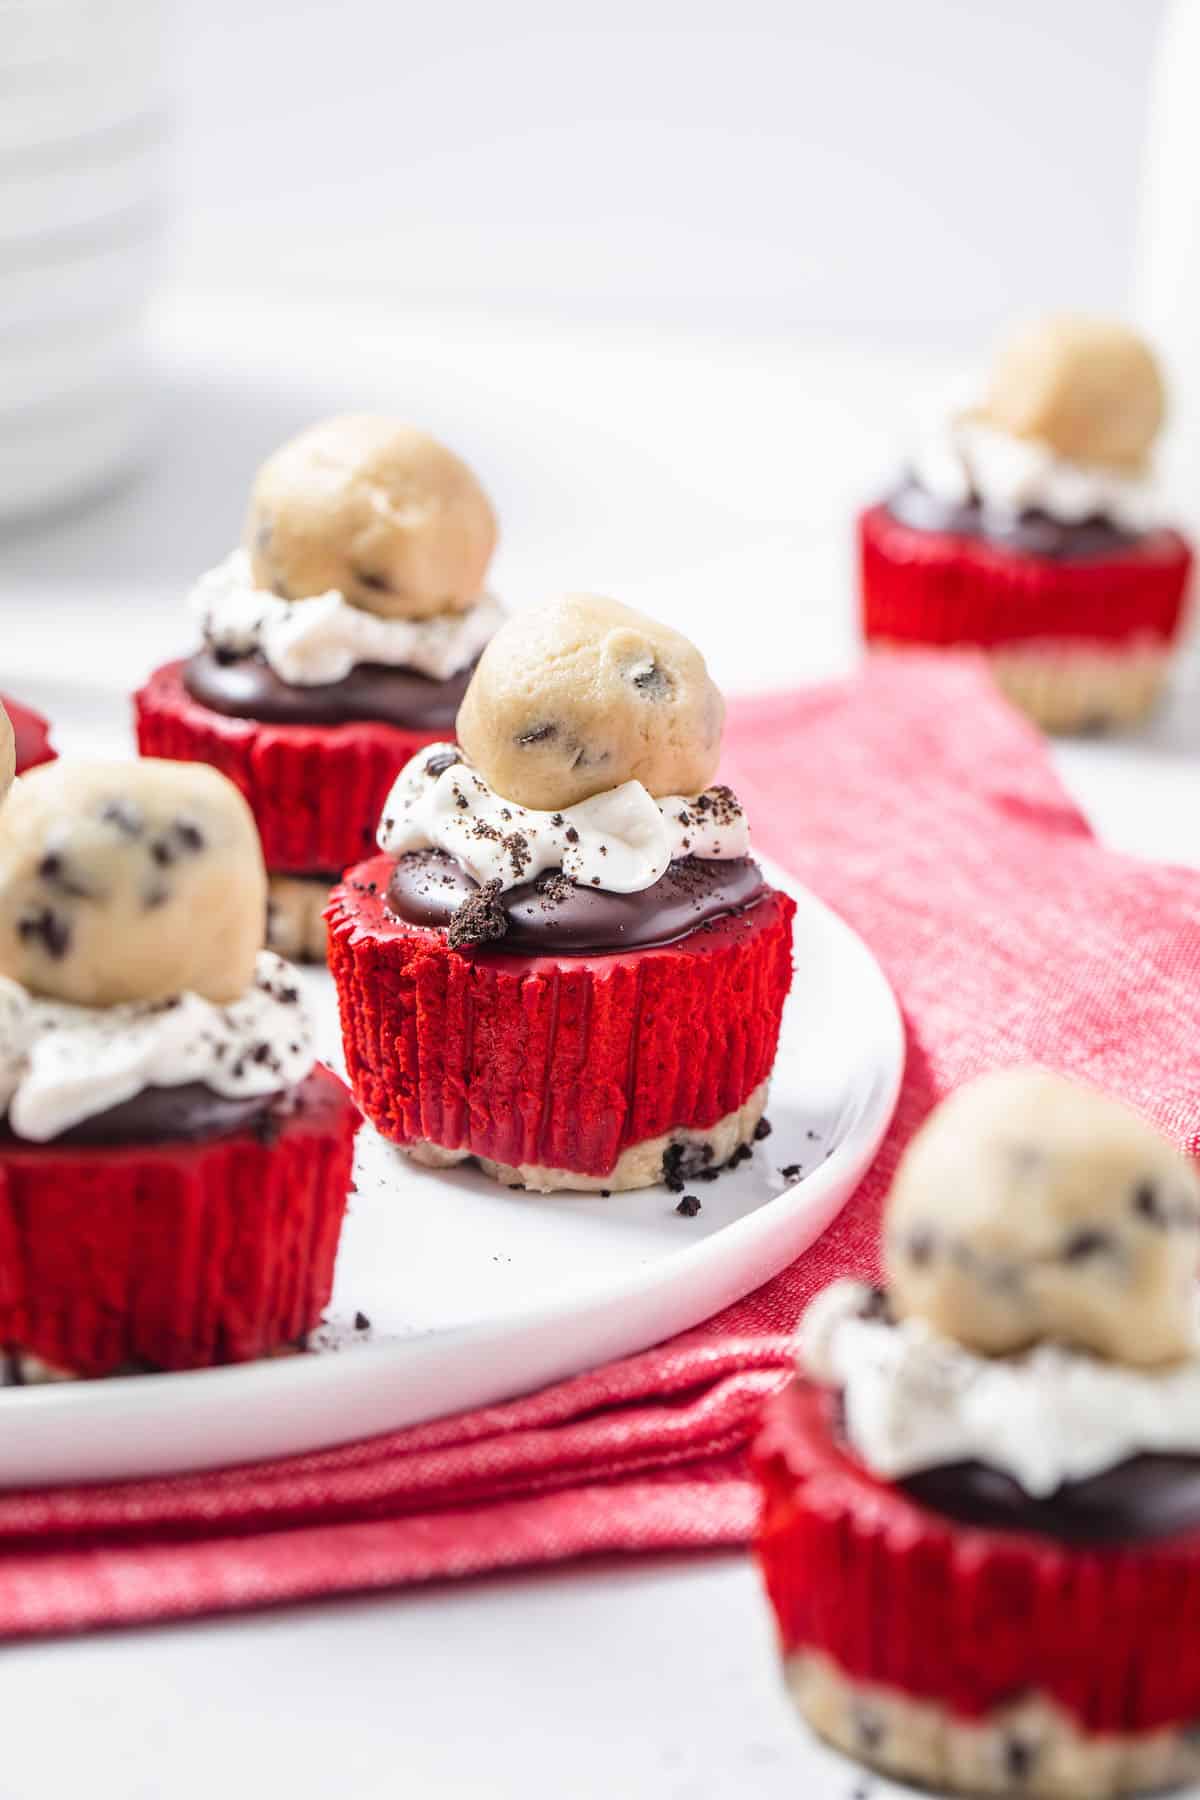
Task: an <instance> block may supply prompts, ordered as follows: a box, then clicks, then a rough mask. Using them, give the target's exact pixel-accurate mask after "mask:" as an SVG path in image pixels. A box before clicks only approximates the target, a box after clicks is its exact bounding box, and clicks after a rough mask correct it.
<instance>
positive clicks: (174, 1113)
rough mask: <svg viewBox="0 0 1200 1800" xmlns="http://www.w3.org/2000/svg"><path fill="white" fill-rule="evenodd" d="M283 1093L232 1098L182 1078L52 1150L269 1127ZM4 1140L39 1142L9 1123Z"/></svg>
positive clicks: (103, 1116)
mask: <svg viewBox="0 0 1200 1800" xmlns="http://www.w3.org/2000/svg"><path fill="white" fill-rule="evenodd" d="M279 1099H280V1096H279V1095H278V1094H256V1095H253V1096H252V1097H250V1098H249V1099H240V1100H229V1099H227V1098H226V1097H225V1096H224V1095H223V1094H214V1093H213V1091H212V1089H211V1088H208V1087H205V1085H204V1083H203V1082H200V1081H185V1082H181V1083H180V1085H179V1086H178V1087H165V1088H159V1087H149V1088H143V1090H142V1092H141V1093H140V1094H135V1095H134V1096H133V1098H132V1100H123V1101H122V1102H121V1104H120V1106H110V1107H109V1108H108V1110H107V1111H106V1112H102V1113H97V1114H96V1116H95V1118H92V1119H83V1120H81V1121H80V1123H79V1124H78V1125H73V1126H72V1127H71V1129H70V1130H69V1131H64V1132H61V1133H60V1134H59V1136H58V1137H56V1138H54V1139H53V1140H52V1142H51V1145H50V1146H49V1147H50V1148H55V1147H57V1146H58V1145H60V1144H79V1145H91V1146H92V1147H93V1148H100V1147H101V1146H108V1147H113V1146H116V1145H120V1144H166V1143H181V1144H190V1143H197V1142H199V1141H200V1140H201V1139H205V1138H215V1137H228V1136H229V1135H230V1134H231V1133H233V1132H235V1131H246V1130H248V1129H252V1128H253V1129H256V1130H266V1129H267V1128H268V1127H269V1124H270V1118H271V1114H272V1112H273V1110H274V1109H275V1107H276V1106H277V1105H278V1102H279ZM0 1141H3V1142H7V1143H9V1144H21V1145H23V1147H24V1148H26V1149H33V1148H36V1147H37V1146H35V1145H32V1144H27V1143H25V1140H24V1139H22V1138H18V1137H17V1136H16V1134H15V1133H14V1132H12V1131H11V1130H10V1129H9V1127H8V1125H7V1124H5V1125H4V1126H3V1128H2V1130H0Z"/></svg>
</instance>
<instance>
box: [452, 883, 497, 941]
mask: <svg viewBox="0 0 1200 1800" xmlns="http://www.w3.org/2000/svg"><path fill="white" fill-rule="evenodd" d="M499 896H500V882H499V881H498V880H497V881H485V882H484V884H483V886H482V887H481V888H478V889H476V891H475V893H473V894H471V895H470V896H469V897H468V898H467V899H466V900H464V901H463V903H462V905H461V906H460V907H458V908H456V910H455V911H454V913H453V914H452V915H451V919H450V925H449V929H448V932H447V942H448V944H449V945H450V948H451V950H461V949H462V947H463V945H464V944H488V943H493V942H494V941H495V940H496V939H497V938H502V937H503V936H504V934H505V932H506V931H507V930H508V915H507V913H506V912H505V911H504V908H503V907H502V906H501V905H500V904H499Z"/></svg>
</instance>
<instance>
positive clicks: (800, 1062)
mask: <svg viewBox="0 0 1200 1800" xmlns="http://www.w3.org/2000/svg"><path fill="white" fill-rule="evenodd" d="M769 873H770V875H771V878H772V879H773V880H775V881H776V882H777V883H778V885H781V886H785V887H788V888H789V889H790V891H791V892H792V893H793V894H794V895H795V897H796V900H797V903H798V912H797V919H796V933H795V943H796V981H795V985H794V988H793V993H792V998H791V1000H790V1002H789V1005H788V1009H787V1013H786V1015H785V1021H784V1028H783V1034H782V1039H781V1044H780V1053H779V1059H778V1063H777V1066H776V1071H775V1076H774V1080H773V1084H772V1091H771V1100H770V1105H769V1108H768V1116H769V1118H770V1120H771V1123H772V1128H773V1129H772V1132H771V1135H770V1136H769V1137H768V1138H766V1139H765V1140H764V1141H763V1142H761V1143H759V1144H757V1145H756V1146H755V1151H754V1155H753V1157H752V1158H751V1159H750V1161H749V1162H748V1163H745V1164H743V1165H742V1166H741V1168H739V1169H737V1170H735V1171H733V1172H731V1173H728V1174H723V1175H722V1176H721V1177H720V1179H719V1180H717V1181H715V1182H712V1183H707V1184H699V1185H697V1187H696V1190H695V1191H696V1192H697V1194H698V1195H699V1197H700V1199H701V1202H702V1210H701V1212H700V1214H699V1215H698V1216H697V1217H696V1218H692V1219H688V1218H684V1217H681V1216H680V1215H679V1214H678V1213H677V1212H676V1210H675V1207H676V1204H677V1200H676V1196H675V1195H673V1194H669V1193H668V1192H667V1190H666V1189H665V1188H663V1187H655V1188H649V1189H645V1190H643V1191H642V1192H640V1193H635V1194H624V1195H618V1194H614V1195H613V1196H612V1197H611V1198H609V1199H607V1200H605V1199H601V1198H600V1197H598V1196H590V1195H533V1194H521V1193H513V1192H510V1191H509V1190H507V1189H505V1188H501V1187H499V1186H497V1185H496V1184H495V1183H493V1182H491V1181H489V1180H488V1179H487V1178H486V1177H485V1176H483V1175H481V1174H480V1173H478V1172H477V1171H474V1170H472V1169H468V1168H465V1167H464V1168H460V1169H454V1170H450V1171H441V1172H434V1171H431V1170H427V1169H422V1168H418V1167H416V1166H415V1165H413V1164H412V1163H410V1162H409V1161H408V1160H407V1158H405V1157H404V1156H403V1154H402V1153H401V1152H399V1151H398V1150H396V1149H394V1148H393V1147H392V1146H390V1145H388V1144H385V1143H384V1142H383V1141H382V1140H381V1139H379V1138H378V1137H377V1136H376V1135H375V1134H374V1133H373V1132H370V1131H368V1130H365V1129H364V1131H363V1133H362V1134H361V1137H360V1142H359V1152H358V1158H357V1166H356V1185H357V1193H356V1194H355V1195H354V1196H353V1198H352V1201H351V1206H350V1210H349V1213H348V1216H347V1221H346V1227H345V1231H344V1234H343V1239H342V1246H341V1252H340V1255H339V1259H338V1266H337V1274H336V1280H335V1287H334V1295H333V1301H332V1305H331V1307H330V1311H329V1315H328V1320H327V1324H326V1325H325V1327H324V1328H323V1329H322V1331H321V1332H320V1333H319V1334H318V1342H317V1346H316V1349H317V1354H314V1355H307V1356H295V1357H288V1358H283V1359H278V1360H275V1361H271V1362H264V1363H255V1364H251V1365H247V1366H243V1367H238V1368H225V1369H213V1370H202V1371H198V1372H195V1373H188V1374H180V1375H154V1376H140V1377H128V1378H126V1377H122V1378H117V1379H113V1380H109V1381H100V1382H86V1383H85V1382H80V1383H62V1384H58V1385H52V1386H45V1387H25V1388H9V1389H5V1390H4V1391H3V1392H0V1485H2V1486H5V1487H16V1486H28V1485H33V1484H38V1483H44V1482H55V1481H94V1480H102V1479H119V1478H122V1477H132V1476H142V1475H156V1474H166V1473H171V1472H177V1471H182V1470H189V1469H205V1468H214V1467H220V1466H222V1465H225V1464H229V1463H236V1462H241V1461H246V1460H249V1459H252V1458H260V1457H270V1456H282V1455H286V1454H289V1453H292V1452H297V1451H302V1450H308V1449H317V1448H323V1447H326V1446H329V1445H332V1444H338V1443H345V1442H348V1441H350V1440H352V1439H355V1438H360V1437H365V1436H369V1435H371V1434H374V1433H378V1432H383V1431H388V1430H393V1429H397V1428H399V1427H401V1426H404V1425H411V1424H415V1423H417V1422H418V1421H420V1420H424V1419H430V1418H435V1417H438V1416H440V1415H442V1414H444V1413H448V1412H453V1411H457V1410H459V1409H461V1408H465V1407H471V1406H481V1405H486V1404H489V1403H491V1402H494V1401H497V1400H501V1399H504V1398H507V1397H510V1396H512V1395H515V1394H519V1393H523V1392H527V1391H529V1390H532V1389H534V1388H537V1387H540V1386H542V1385H544V1384H545V1383H547V1382H551V1381H556V1380H560V1379H562V1378H564V1377H566V1376H569V1375H573V1374H577V1373H578V1372H580V1371H581V1370H583V1369H586V1368H589V1367H593V1366H595V1365H597V1364H599V1363H602V1362H604V1361H607V1360H608V1359H610V1358H613V1357H619V1356H627V1355H631V1354H633V1353H634V1352H636V1351H639V1350H643V1349H646V1348H647V1347H649V1346H650V1345H652V1344H655V1343H657V1342H659V1341H660V1340H662V1339H664V1338H667V1337H670V1336H672V1335H673V1334H674V1333H676V1332H679V1331H683V1330H686V1329H687V1328H688V1327H690V1326H693V1325H697V1324H699V1323H700V1322H701V1321H702V1320H704V1319H706V1318H709V1317H711V1315H712V1314H713V1313H715V1312H717V1311H719V1310H720V1309H721V1308H722V1307H724V1306H727V1305H728V1304H730V1303H731V1302H732V1301H734V1300H736V1299H738V1298H740V1297H741V1296H742V1295H744V1294H747V1293H749V1292H750V1291H751V1290H752V1289H754V1288H755V1287H757V1286H759V1285H760V1283H762V1282H763V1281H765V1280H767V1279H768V1278H769V1277H770V1276H772V1275H774V1274H775V1273H777V1272H778V1270H780V1269H781V1268H783V1267H784V1266H785V1265H786V1264H787V1263H789V1262H791V1261H792V1260H793V1259H794V1258H795V1257H796V1256H798V1255H799V1254H800V1252H801V1251H802V1250H804V1249H805V1248H806V1247H807V1246H808V1245H809V1244H811V1243H812V1242H813V1240H814V1239H815V1238H816V1237H817V1236H818V1235H819V1234H820V1233H821V1232H822V1231H823V1230H824V1229H825V1227H826V1226H827V1225H828V1224H829V1223H830V1221H831V1220H832V1219H833V1218H834V1216H835V1215H836V1214H837V1212H838V1211H839V1210H840V1208H841V1207H842V1206H843V1205H844V1203H845V1201H846V1200H847V1199H848V1198H849V1196H850V1195H851V1193H853V1191H854V1189H855V1187H856V1186H857V1185H858V1182H859V1181H860V1180H861V1178H862V1176H863V1174H864V1173H865V1171H866V1170H867V1168H868V1167H869V1165H870V1163H871V1161H872V1159H873V1157H874V1155H875V1152H876V1150H877V1149H878V1147H879V1143H880V1141H881V1139H882V1137H883V1134H884V1132H885V1131H886V1129H887V1126H888V1123H889V1121H890V1119H891V1116H892V1112H893V1110H894V1107H895V1103H896V1096H897V1093H898V1091H899V1085H900V1078H901V1074H902V1072H903V1066H904V1032H903V1027H902V1025H901V1022H900V1016H899V1012H898V1010H897V1007H896V1003H895V1000H894V999H893V996H892V993H891V990H890V989H889V987H888V985H887V982H886V980H885V978H884V976H883V974H882V972H881V970H880V969H879V966H878V964H877V963H876V962H875V959H874V958H873V956H872V955H871V953H870V951H869V950H868V949H867V948H866V946H865V945H864V944H863V943H862V941H861V940H860V939H859V938H858V937H857V936H856V935H855V934H854V933H853V932H852V931H851V930H850V928H849V927H848V926H847V925H845V924H844V923H843V922H842V921H841V920H840V919H839V918H837V917H836V915H835V914H833V913H832V912H830V911H829V909H828V908H827V907H825V906H824V905H822V903H821V902H820V901H818V900H817V899H816V898H815V897H814V896H813V895H811V894H809V893H808V892H807V891H806V890H804V889H802V888H799V887H797V886H796V884H794V883H792V882H790V881H789V880H788V879H787V878H786V877H784V876H783V875H781V874H780V872H779V871H777V870H770V871H769ZM306 981H307V985H308V987H309V990H310V994H311V997H312V1000H313V1002H314V1005H315V1006H316V1008H317V1012H318V1017H319V1019H320V1023H321V1032H322V1038H323V1041H324V1043H325V1045H326V1046H327V1051H328V1053H329V1055H330V1058H331V1060H333V1059H334V1058H335V1057H336V1054H337V1041H336V1040H337V1028H336V1008H335V1005H334V999H333V992H332V984H331V982H330V980H329V977H328V976H327V975H326V974H325V973H324V972H313V973H311V974H310V975H308V976H307V977H306ZM792 1164H798V1165H800V1167H801V1170H802V1173H801V1174H800V1176H799V1177H798V1178H795V1179H793V1180H791V1181H790V1182H789V1181H788V1180H787V1179H785V1177H784V1176H783V1175H782V1173H781V1172H780V1171H781V1170H782V1169H783V1168H785V1167H789V1166H790V1165H792ZM359 1313H361V1314H364V1315H366V1317H367V1318H368V1319H369V1320H370V1328H369V1330H357V1329H356V1328H355V1323H354V1321H355V1315H356V1314H359Z"/></svg>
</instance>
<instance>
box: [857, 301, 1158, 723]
mask: <svg viewBox="0 0 1200 1800" xmlns="http://www.w3.org/2000/svg"><path fill="white" fill-rule="evenodd" d="M1164 410H1165V400H1164V391H1163V385H1162V378H1161V375H1160V373H1159V370H1158V368H1157V365H1156V363H1155V361H1154V358H1153V356H1152V354H1151V352H1150V351H1149V349H1148V348H1147V346H1146V345H1145V344H1144V343H1143V342H1142V341H1141V340H1140V339H1139V338H1137V337H1136V336H1135V334H1134V333H1132V332H1130V331H1128V330H1127V329H1126V328H1124V327H1123V326H1119V325H1116V324H1108V323H1104V322H1101V321H1095V320H1086V319H1077V318H1052V319H1048V320H1044V321H1042V322H1040V323H1039V324H1038V325H1036V326H1034V327H1032V328H1031V329H1029V330H1027V331H1025V332H1024V333H1021V334H1019V335H1018V336H1016V337H1015V338H1014V339H1013V340H1012V342H1011V343H1010V344H1009V345H1008V346H1007V347H1006V348H1005V349H1004V351H1003V352H1002V354H1001V356H1000V358H999V359H998V362H997V364H996V367H995V369H994V371H993V373H992V376H991V379H990V383H989V386H988V390H987V393H986V396H985V399H984V401H983V402H982V404H980V405H979V406H977V407H973V408H969V409H967V410H964V411H963V412H961V413H960V414H959V415H958V416H956V417H954V418H951V419H949V420H947V421H946V422H945V424H944V425H943V427H942V428H941V430H940V431H939V432H937V433H935V434H933V435H932V436H931V437H929V438H928V439H927V440H926V442H925V443H924V444H923V445H922V446H921V447H920V449H919V452H918V454H917V455H916V456H914V458H913V459H912V461H911V464H910V467H909V468H908V470H907V471H906V473H905V476H904V479H903V480H902V481H901V482H900V483H899V484H898V485H897V486H896V487H895V488H894V489H893V491H892V492H891V493H890V494H889V495H888V496H887V498H886V499H885V500H883V501H882V502H880V503H878V504H876V505H874V506H871V507H869V508H868V509H867V510H866V511H865V512H864V513H863V514H862V516H861V518H860V519H859V522H858V549H859V573H860V591H861V602H862V624H863V633H864V636H865V639H866V641H867V643H868V645H870V646H872V647H875V648H882V649H893V650H895V649H901V650H902V649H905V648H921V649H931V648H932V649H975V650H979V651H981V652H982V653H983V654H984V655H985V656H986V657H987V658H988V659H989V662H990V663H991V666H992V670H993V673H994V674H995V676H996V679H997V681H998V682H999V684H1000V686H1001V687H1002V688H1003V689H1004V690H1005V692H1007V693H1008V695H1009V697H1010V698H1011V699H1013V700H1014V701H1015V702H1016V703H1017V704H1018V705H1019V706H1021V707H1022V708H1023V709H1024V710H1025V711H1026V712H1028V713H1029V714H1030V716H1031V717H1032V718H1033V719H1034V720H1035V721H1036V722H1037V723H1038V724H1040V725H1042V726H1043V727H1044V728H1046V729H1048V730H1053V731H1079V730H1088V729H1095V728H1103V727H1107V726H1114V725H1116V726H1119V725H1127V724H1132V723H1136V722H1137V721H1138V720H1139V719H1141V718H1143V717H1144V716H1145V715H1146V713H1148V712H1149V710H1150V709H1151V707H1152V706H1153V704H1154V702H1155V700H1156V699H1157V697H1158V694H1159V692H1160V690H1161V688H1162V685H1163V682H1164V680H1165V677H1166V674H1167V670H1168V665H1169V661H1170V656H1171V653H1172V651H1173V649H1174V646H1175V644H1176V642H1177V640H1178V638H1179V635H1180V632H1181V628H1182V624H1183V619H1184V610H1185V601H1186V596H1187V592H1188V586H1189V580H1190V574H1191V566H1192V552H1191V547H1190V545H1189V544H1188V542H1187V541H1186V540H1185V539H1184V537H1183V536H1182V535H1181V534H1180V533H1179V532H1178V531H1176V530H1173V529H1172V528H1170V527H1169V526H1168V525H1167V524H1166V523H1164V521H1163V519H1162V517H1161V513H1160V512H1159V510H1158V504H1157V502H1156V499H1155V495H1154V490H1153V486H1152V483H1151V480H1150V456H1151V452H1152V449H1153V445H1154V441H1155V439H1156V437H1157V435H1158V432H1159V430H1160V427H1161V424H1162V420H1163V416H1164Z"/></svg>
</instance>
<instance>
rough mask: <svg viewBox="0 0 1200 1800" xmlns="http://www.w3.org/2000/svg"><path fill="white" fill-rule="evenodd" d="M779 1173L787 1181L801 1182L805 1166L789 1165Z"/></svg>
mask: <svg viewBox="0 0 1200 1800" xmlns="http://www.w3.org/2000/svg"><path fill="white" fill-rule="evenodd" d="M779 1173H780V1174H781V1175H782V1176H783V1179H784V1180H785V1181H799V1179H800V1177H801V1175H802V1174H803V1173H804V1165H803V1163H788V1165H787V1167H786V1168H785V1169H780V1171H779Z"/></svg>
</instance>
